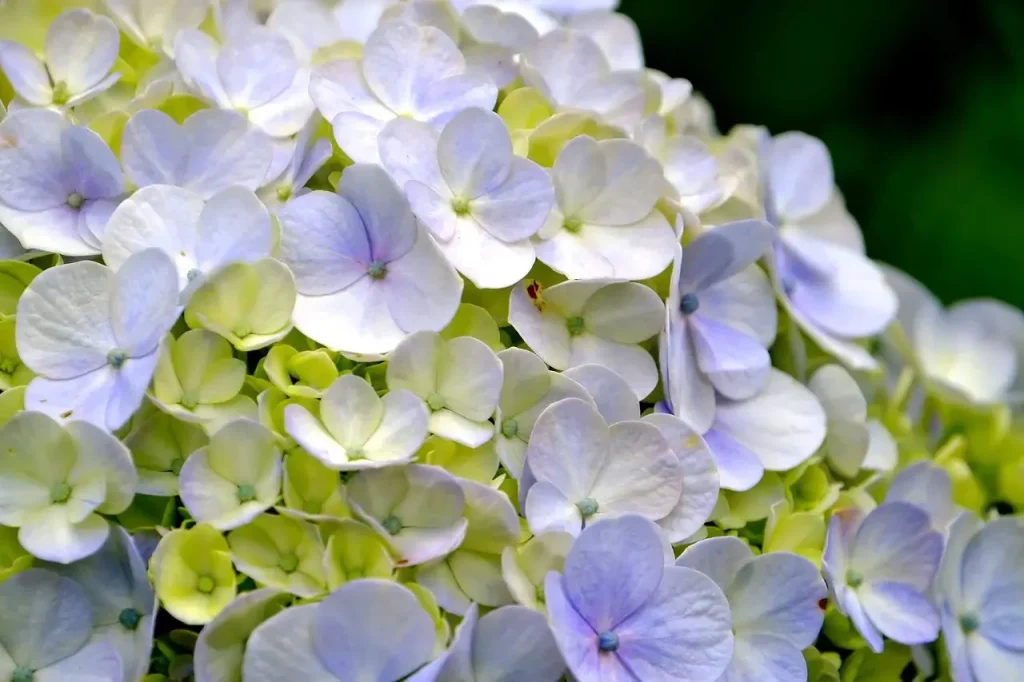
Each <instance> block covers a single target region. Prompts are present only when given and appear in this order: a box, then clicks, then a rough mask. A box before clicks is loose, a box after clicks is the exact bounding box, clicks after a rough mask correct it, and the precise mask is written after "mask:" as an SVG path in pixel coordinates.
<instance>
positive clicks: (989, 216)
mask: <svg viewBox="0 0 1024 682" xmlns="http://www.w3.org/2000/svg"><path fill="white" fill-rule="evenodd" d="M620 11H622V12H624V13H626V14H628V15H629V16H631V17H632V18H633V19H634V20H635V21H636V23H637V25H638V26H639V27H640V34H641V36H642V38H643V42H644V49H645V53H646V56H647V63H648V65H649V66H651V67H653V68H657V69H661V70H663V71H666V72H668V73H670V74H671V75H673V76H678V77H684V78H688V79H689V80H690V81H692V83H693V85H694V88H695V89H696V90H698V91H700V92H702V93H703V94H704V95H705V96H706V97H707V98H708V99H709V100H710V101H711V104H712V106H713V107H714V109H715V114H716V118H717V121H718V125H719V127H720V128H721V129H722V130H723V131H726V130H728V129H729V128H730V127H731V126H732V125H734V124H736V123H759V124H763V125H766V126H768V127H769V128H770V129H771V130H772V132H774V133H779V132H783V131H786V130H803V131H805V132H807V133H810V134H812V135H816V136H818V137H820V138H821V139H822V140H824V141H825V143H826V144H827V145H828V146H829V149H830V150H831V152H832V158H833V162H834V165H835V169H836V180H837V182H838V184H839V186H840V188H841V189H842V191H843V193H844V195H845V196H846V199H847V203H848V206H849V208H850V211H851V212H852V213H853V215H854V216H855V217H856V218H857V219H858V221H859V222H860V224H861V227H862V229H863V230H864V234H865V238H866V241H867V244H868V253H869V254H870V255H871V256H872V257H874V258H876V259H879V260H883V261H885V262H888V263H891V264H893V265H895V266H897V267H899V268H902V269H903V270H906V271H907V272H909V273H910V274H912V275H914V276H915V277H917V278H918V279H920V280H921V281H923V282H924V283H925V284H926V285H927V286H928V287H929V288H931V289H932V290H933V291H934V292H935V293H936V294H937V295H938V296H939V297H940V298H942V299H943V300H944V301H946V302H951V301H954V300H957V299H960V298H967V297H973V296H993V297H996V298H1001V299H1003V300H1005V301H1008V302H1010V303H1012V304H1014V305H1016V306H1018V307H1022V308H1024V1H1022V0H959V1H956V0H951V1H947V0H859V1H858V2H846V1H839V2H813V1H812V0H802V1H801V0H772V1H771V2H763V1H761V2H757V1H756V0H755V1H748V0H738V1H735V2H722V3H719V2H683V1H682V0H622V6H621V8H620Z"/></svg>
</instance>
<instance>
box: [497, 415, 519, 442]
mask: <svg viewBox="0 0 1024 682" xmlns="http://www.w3.org/2000/svg"><path fill="white" fill-rule="evenodd" d="M501 435H503V436H505V438H515V437H516V436H517V435H519V422H517V421H516V420H515V419H512V418H511V417H509V418H507V419H503V420H502V421H501Z"/></svg>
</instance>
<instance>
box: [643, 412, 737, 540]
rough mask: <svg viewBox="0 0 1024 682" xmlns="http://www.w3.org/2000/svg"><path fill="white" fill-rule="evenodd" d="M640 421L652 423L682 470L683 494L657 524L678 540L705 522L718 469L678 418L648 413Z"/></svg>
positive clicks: (699, 440)
mask: <svg viewBox="0 0 1024 682" xmlns="http://www.w3.org/2000/svg"><path fill="white" fill-rule="evenodd" d="M643 421H645V422H647V423H649V424H653V425H654V426H656V427H657V428H658V430H659V431H661V435H662V436H664V437H665V440H666V441H668V444H669V447H671V448H672V451H673V452H674V453H675V455H676V457H677V458H678V459H679V464H680V468H681V470H682V482H683V487H682V494H681V495H680V497H679V502H678V503H677V504H676V506H675V508H673V509H672V511H671V512H669V513H668V515H667V516H665V517H664V518H662V519H659V520H658V525H659V526H661V528H662V529H663V530H664V531H665V532H666V533H668V536H669V541H671V542H673V543H675V542H681V541H683V540H685V539H686V538H688V537H690V536H691V535H693V534H694V533H696V532H697V531H698V530H700V528H701V526H703V525H704V522H705V521H706V520H707V519H708V517H709V516H711V512H712V510H713V509H714V508H715V503H716V502H717V501H718V486H719V483H718V469H717V467H716V466H715V458H714V456H713V455H712V454H711V448H709V447H708V444H707V443H706V442H705V441H704V439H703V438H701V437H700V436H699V435H698V434H696V433H694V432H693V431H692V430H691V429H690V428H689V427H688V426H686V424H685V423H684V422H683V421H682V420H681V419H677V418H676V417H673V416H671V415H667V414H649V415H647V416H646V417H644V419H643Z"/></svg>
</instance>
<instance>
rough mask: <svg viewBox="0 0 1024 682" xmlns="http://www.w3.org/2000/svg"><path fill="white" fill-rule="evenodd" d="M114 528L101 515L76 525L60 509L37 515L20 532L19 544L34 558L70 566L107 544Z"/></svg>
mask: <svg viewBox="0 0 1024 682" xmlns="http://www.w3.org/2000/svg"><path fill="white" fill-rule="evenodd" d="M109 533H110V526H109V525H108V524H107V522H106V520H104V519H103V518H102V517H100V516H99V515H97V514H89V515H88V516H87V517H85V519H83V520H82V521H81V522H79V523H72V522H71V521H70V519H68V514H67V512H66V511H65V510H64V509H61V508H60V507H59V506H52V507H48V508H47V509H45V510H44V511H41V512H37V513H36V514H35V515H34V516H33V517H32V518H31V519H30V520H29V521H27V522H26V523H24V524H22V526H21V528H20V529H19V530H18V542H19V543H21V546H22V547H24V548H25V551H27V552H29V553H30V554H32V556H34V557H37V558H39V559H43V560H45V561H54V562H57V563H61V564H70V563H71V562H73V561H78V560H80V559H84V558H85V557H87V556H89V555H90V554H93V553H95V552H97V551H98V550H99V548H100V547H102V546H103V543H104V542H106V541H107V535H108V534H109Z"/></svg>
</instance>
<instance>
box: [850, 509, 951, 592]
mask: <svg viewBox="0 0 1024 682" xmlns="http://www.w3.org/2000/svg"><path fill="white" fill-rule="evenodd" d="M941 555H942V536H941V535H940V534H939V533H937V532H935V531H934V530H932V528H931V524H930V521H929V518H928V515H927V514H926V513H925V512H924V511H922V510H921V509H919V508H918V507H915V506H914V505H911V504H908V503H906V502H888V503H886V504H883V505H880V506H878V507H876V508H875V509H873V510H872V511H871V513H869V514H868V515H867V516H866V517H865V518H864V520H863V521H862V522H861V524H860V525H859V526H858V527H857V533H856V535H855V536H854V540H853V551H852V554H851V557H850V566H851V568H853V569H855V570H856V571H858V572H860V573H861V574H862V575H863V576H864V579H865V580H866V581H879V582H882V581H893V582H900V583H905V584H907V585H910V586H913V587H915V588H916V589H917V590H918V591H924V590H926V589H928V586H929V585H930V584H931V582H932V578H933V577H934V576H935V572H936V569H937V568H938V565H939V559H940V557H941Z"/></svg>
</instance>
